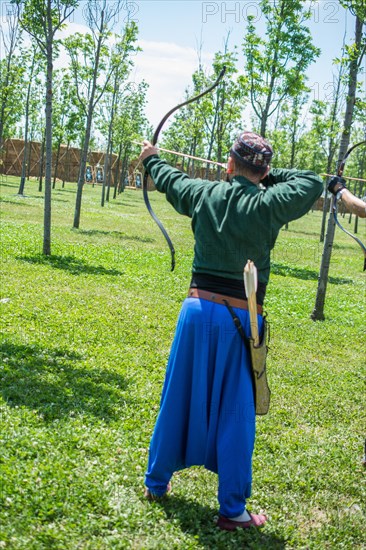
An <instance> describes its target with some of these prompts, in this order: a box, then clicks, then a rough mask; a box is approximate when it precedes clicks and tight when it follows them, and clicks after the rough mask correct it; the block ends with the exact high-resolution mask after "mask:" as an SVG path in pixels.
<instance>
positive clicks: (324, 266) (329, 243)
mask: <svg viewBox="0 0 366 550" xmlns="http://www.w3.org/2000/svg"><path fill="white" fill-rule="evenodd" d="M362 27H363V22H362V21H361V20H360V19H359V18H358V17H356V26H355V46H356V48H357V51H360V44H361V40H362ZM359 63H360V59H359V57H358V56H354V57H353V58H352V60H351V62H350V69H349V78H348V94H347V107H346V113H345V117H344V123H343V132H342V138H341V143H340V147H339V155H338V163H337V170H338V167H339V166H340V163H341V162H342V160H343V158H344V156H345V154H346V152H347V149H348V146H349V140H350V131H351V125H352V120H353V109H354V105H355V96H356V88H357V74H358V67H359ZM334 233H335V221H334V218H333V216H332V215H330V216H329V220H328V229H327V235H326V237H325V241H324V248H323V254H322V261H321V266H320V273H319V279H318V288H317V293H316V299H315V307H314V310H313V312H312V314H311V318H312V319H313V320H314V321H319V320H320V321H322V320H324V318H325V317H324V305H325V295H326V290H327V283H328V273H329V266H330V258H331V254H332V247H333V241H334Z"/></svg>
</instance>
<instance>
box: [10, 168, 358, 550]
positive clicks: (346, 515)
mask: <svg viewBox="0 0 366 550" xmlns="http://www.w3.org/2000/svg"><path fill="white" fill-rule="evenodd" d="M0 177H1V178H2V180H1V201H2V202H1V260H2V261H1V295H0V310H1V328H2V335H1V362H0V372H1V398H0V404H1V444H0V456H1V469H2V472H1V512H0V514H1V515H0V548H6V549H26V550H41V549H49V548H52V549H60V550H61V549H67V550H69V549H83V550H85V549H90V550H94V549H113V550H114V549H124V548H126V549H127V548H133V549H153V548H156V549H196V548H197V549H207V550H209V549H210V550H211V549H239V548H250V549H266V550H267V549H277V548H278V549H280V548H289V549H290V548H304V549H308V548H309V549H324V548H329V549H335V548H337V549H339V548H340V549H342V548H344V549H361V548H365V502H366V494H365V493H366V491H365V483H364V481H365V473H366V468H365V467H363V466H362V457H363V445H364V439H365V436H366V424H365V374H366V369H365V320H366V317H365V280H366V279H365V273H363V272H362V267H363V257H362V252H361V250H360V248H359V247H358V246H357V244H356V243H355V242H354V241H353V240H351V239H350V238H348V237H347V236H346V235H344V234H343V233H341V232H340V231H338V230H337V231H336V239H335V245H334V250H333V256H332V264H331V270H330V281H329V284H328V289H327V296H326V306H325V317H326V319H325V321H323V322H314V321H312V320H311V319H310V314H311V312H312V310H313V308H314V304H315V293H316V285H317V275H318V270H319V265H320V259H321V252H322V244H321V243H319V233H320V224H321V214H320V213H319V212H311V213H309V214H308V215H306V216H304V217H303V218H302V219H301V220H298V221H296V222H293V223H291V224H290V226H289V228H288V230H282V232H281V234H280V237H279V239H278V242H277V246H276V248H275V251H274V254H273V262H272V263H273V266H272V276H271V282H270V285H269V287H268V293H267V299H266V304H265V306H266V307H265V309H266V311H267V313H268V319H269V322H270V326H271V341H270V355H269V360H268V363H269V364H268V371H269V381H270V385H271V390H272V402H271V409H270V412H269V414H268V415H267V416H265V417H262V418H258V419H257V439H256V449H255V454H254V468H253V472H254V480H253V494H252V498H251V499H250V506H248V507H249V508H250V509H251V510H252V511H254V512H259V511H260V510H262V511H265V513H267V515H268V516H269V522H268V524H266V526H265V527H264V529H262V530H260V531H257V530H255V529H252V530H248V531H245V532H239V531H238V532H235V533H227V532H221V531H219V530H218V529H217V528H216V526H215V517H216V516H217V501H216V491H217V479H216V477H215V476H214V475H213V474H212V473H209V472H206V471H205V470H203V469H202V468H192V469H190V470H185V471H182V472H179V473H178V474H175V475H174V477H173V480H172V483H173V491H172V495H171V496H170V497H169V498H168V499H167V500H166V501H164V502H161V503H152V504H151V503H148V502H146V501H145V499H144V497H143V478H144V470H145V467H146V461H147V452H148V445H149V439H150V436H151V432H152V429H153V426H154V422H155V419H156V415H157V412H158V407H159V399H160V392H161V388H162V383H163V380H164V372H165V365H166V361H167V357H168V353H169V348H170V343H171V339H172V336H173V334H174V329H175V323H176V319H177V316H178V313H179V309H180V305H181V303H182V300H183V299H184V297H185V295H186V292H187V288H188V284H189V280H190V268H191V261H192V245H193V238H192V235H191V231H190V221H189V219H187V218H183V217H181V216H179V215H178V214H176V213H175V212H174V211H173V209H172V208H171V206H170V205H169V204H168V203H167V202H166V201H165V198H164V197H163V196H162V195H160V194H158V193H157V192H153V193H151V202H152V205H153V208H154V209H155V211H156V212H157V213H158V215H159V217H160V218H161V219H162V220H163V222H164V225H165V226H166V227H167V229H168V231H169V234H170V235H171V238H172V240H173V242H174V245H175V248H176V250H177V265H176V269H175V271H174V272H170V255H169V250H168V248H167V246H166V244H165V241H164V240H163V237H162V235H161V234H160V232H159V229H158V228H157V227H156V226H155V224H154V223H153V221H152V220H151V218H150V216H149V215H148V213H147V211H146V209H145V206H144V203H143V198H142V193H141V191H138V190H126V191H125V192H124V193H122V194H121V195H119V196H118V198H117V199H116V200H111V202H109V203H107V204H106V205H105V207H104V208H101V206H100V198H101V196H100V195H101V188H100V187H94V188H93V187H91V186H85V188H84V193H83V204H82V213H81V225H80V229H78V230H75V229H72V221H73V213H74V205H75V190H76V188H75V184H71V183H68V184H66V187H65V188H64V189H60V188H57V189H56V190H55V191H54V192H53V199H52V201H53V202H52V208H53V211H52V256H51V257H44V256H43V255H42V237H43V227H42V226H43V196H42V194H40V193H39V192H38V191H37V188H38V184H37V183H36V182H35V181H33V182H32V181H31V182H27V183H26V189H25V193H26V196H25V197H24V198H21V197H18V196H17V189H18V180H17V179H16V178H5V177H4V176H0ZM347 219H348V218H347V217H346V218H345V219H344V220H342V222H343V223H345V224H346V226H347V227H349V226H348V223H347ZM352 228H353V226H350V229H351V230H352ZM358 234H359V237H360V238H361V239H362V240H364V239H365V238H366V235H365V220H360V224H359V233H358Z"/></svg>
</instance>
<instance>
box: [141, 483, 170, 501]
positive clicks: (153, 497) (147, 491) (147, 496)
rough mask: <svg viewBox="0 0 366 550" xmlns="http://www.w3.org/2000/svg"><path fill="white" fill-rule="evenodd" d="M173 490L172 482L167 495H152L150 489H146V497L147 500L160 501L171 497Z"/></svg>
mask: <svg viewBox="0 0 366 550" xmlns="http://www.w3.org/2000/svg"><path fill="white" fill-rule="evenodd" d="M171 490H172V485H171V483H170V482H169V483H168V485H167V488H166V491H165V493H164V494H162V495H154V493H152V492H151V491H150V489H148V488H147V487H145V492H144V497H145V498H147V500H160V499H162V498H164V497H166V496H167V495H169V493H171Z"/></svg>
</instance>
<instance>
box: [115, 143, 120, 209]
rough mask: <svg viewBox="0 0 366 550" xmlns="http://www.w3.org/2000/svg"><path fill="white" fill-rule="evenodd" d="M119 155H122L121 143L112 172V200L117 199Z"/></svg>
mask: <svg viewBox="0 0 366 550" xmlns="http://www.w3.org/2000/svg"><path fill="white" fill-rule="evenodd" d="M121 155H122V143H120V144H119V149H118V157H117V163H116V169H115V171H114V191H113V198H114V199H115V198H116V197H117V190H118V176H119V167H120V164H121Z"/></svg>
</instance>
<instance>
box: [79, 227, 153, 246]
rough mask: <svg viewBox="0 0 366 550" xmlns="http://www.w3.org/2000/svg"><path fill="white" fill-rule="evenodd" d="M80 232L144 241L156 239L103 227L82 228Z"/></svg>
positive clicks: (149, 241) (151, 241) (150, 241)
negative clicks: (108, 229)
mask: <svg viewBox="0 0 366 550" xmlns="http://www.w3.org/2000/svg"><path fill="white" fill-rule="evenodd" d="M79 233H81V234H82V235H90V236H93V235H108V236H111V237H118V238H119V239H122V240H126V241H139V242H142V243H153V242H154V239H152V238H151V237H137V236H135V235H126V233H122V232H121V231H103V230H102V229H80V230H79Z"/></svg>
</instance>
